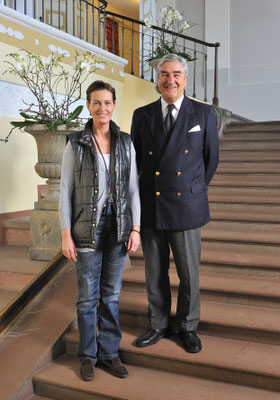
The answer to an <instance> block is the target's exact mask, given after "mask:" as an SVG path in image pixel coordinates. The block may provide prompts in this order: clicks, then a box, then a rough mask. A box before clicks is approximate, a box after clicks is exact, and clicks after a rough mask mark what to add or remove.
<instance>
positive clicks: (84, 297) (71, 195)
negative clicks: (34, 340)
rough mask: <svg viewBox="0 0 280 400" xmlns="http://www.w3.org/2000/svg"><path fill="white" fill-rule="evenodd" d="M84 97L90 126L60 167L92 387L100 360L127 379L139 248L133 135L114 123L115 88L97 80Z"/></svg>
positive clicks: (63, 215)
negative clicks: (133, 257) (124, 348)
mask: <svg viewBox="0 0 280 400" xmlns="http://www.w3.org/2000/svg"><path fill="white" fill-rule="evenodd" d="M86 94H87V103H86V104H87V108H88V110H89V111H90V113H91V116H92V119H90V120H89V121H88V122H87V124H86V126H85V128H84V130H83V131H81V132H78V133H72V134H70V135H69V142H68V144H67V146H66V149H65V152H64V155H63V161H62V171H61V192H60V206H59V209H60V220H61V233H62V252H63V254H64V256H65V257H67V258H68V259H69V260H73V261H74V262H75V264H76V274H77V283H78V301H77V318H78V328H79V333H80V342H79V351H78V356H79V358H80V361H81V368H80V373H81V377H82V378H83V379H84V380H92V379H93V378H94V365H95V364H96V362H97V361H99V362H100V363H101V364H102V365H103V366H105V367H107V368H109V370H110V371H111V373H113V374H114V375H116V376H118V377H119V378H125V377H126V376H127V375H128V372H127V370H126V368H125V366H124V365H123V364H122V363H121V361H120V359H119V357H118V350H119V345H120V340H121V331H120V327H119V320H118V313H119V294H120V290H121V285H122V272H123V267H124V263H125V259H126V254H127V253H131V252H134V251H136V250H137V248H138V246H139V243H140V235H139V232H140V200H139V189H138V181H137V171H136V161H135V150H134V147H133V144H132V142H131V139H130V136H129V135H128V134H126V133H124V132H121V131H120V130H119V127H118V126H117V125H116V124H115V123H114V122H113V121H111V117H112V113H113V111H114V109H115V107H116V95H115V89H114V88H113V87H112V86H111V85H110V84H108V83H105V82H103V81H95V82H93V83H92V84H91V85H90V86H89V87H88V89H87V92H86ZM97 309H98V311H97ZM97 326H98V333H99V336H98V339H97Z"/></svg>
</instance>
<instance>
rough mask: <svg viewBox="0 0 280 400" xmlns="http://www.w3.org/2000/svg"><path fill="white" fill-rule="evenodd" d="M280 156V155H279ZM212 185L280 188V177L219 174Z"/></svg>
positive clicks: (272, 175)
mask: <svg viewBox="0 0 280 400" xmlns="http://www.w3.org/2000/svg"><path fill="white" fill-rule="evenodd" d="M279 156H280V154H279ZM211 185H215V186H218V185H221V186H228V187H230V186H231V187H232V186H241V187H243V186H245V187H263V188H266V187H276V188H280V177H279V176H278V175H275V174H248V173H247V174H242V175H237V174H228V173H224V174H222V173H219V174H217V175H215V176H214V178H213V179H212V181H211Z"/></svg>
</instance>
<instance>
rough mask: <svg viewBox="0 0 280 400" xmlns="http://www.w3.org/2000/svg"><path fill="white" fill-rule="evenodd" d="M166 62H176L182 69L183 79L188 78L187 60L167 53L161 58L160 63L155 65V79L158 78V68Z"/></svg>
mask: <svg viewBox="0 0 280 400" xmlns="http://www.w3.org/2000/svg"><path fill="white" fill-rule="evenodd" d="M167 61H177V62H179V63H180V64H181V65H182V67H183V70H184V76H185V78H186V77H187V76H188V63H187V60H186V59H185V58H183V57H180V56H177V54H172V53H168V54H166V55H165V56H163V57H162V58H161V59H160V62H159V63H158V65H157V77H158V76H159V70H160V67H161V66H162V64H164V63H165V62H167Z"/></svg>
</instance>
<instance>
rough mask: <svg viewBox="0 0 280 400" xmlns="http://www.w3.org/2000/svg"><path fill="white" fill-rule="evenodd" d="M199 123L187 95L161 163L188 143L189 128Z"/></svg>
mask: <svg viewBox="0 0 280 400" xmlns="http://www.w3.org/2000/svg"><path fill="white" fill-rule="evenodd" d="M197 124H198V120H197V116H196V114H195V111H194V109H193V106H192V103H191V101H190V100H189V99H188V98H187V97H186V96H185V97H184V100H183V102H182V104H181V107H180V110H179V114H178V116H177V119H176V123H175V125H174V128H173V131H172V133H171V135H170V139H169V141H168V143H166V146H165V149H164V151H163V153H162V157H161V159H160V165H162V164H164V163H166V162H167V161H168V160H169V159H170V158H171V157H172V156H174V155H176V153H178V149H180V147H181V146H182V145H183V144H184V143H186V135H187V134H188V132H189V130H190V129H191V128H192V127H193V126H195V125H197Z"/></svg>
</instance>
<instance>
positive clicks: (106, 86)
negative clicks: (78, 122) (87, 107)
mask: <svg viewBox="0 0 280 400" xmlns="http://www.w3.org/2000/svg"><path fill="white" fill-rule="evenodd" d="M96 90H108V91H109V92H111V93H112V96H113V102H114V103H115V101H116V90H115V89H114V88H113V86H112V85H110V83H107V82H103V81H94V82H92V83H91V84H90V85H89V87H88V88H87V91H86V95H87V101H88V102H89V103H90V96H91V93H92V92H95V91H96Z"/></svg>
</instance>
